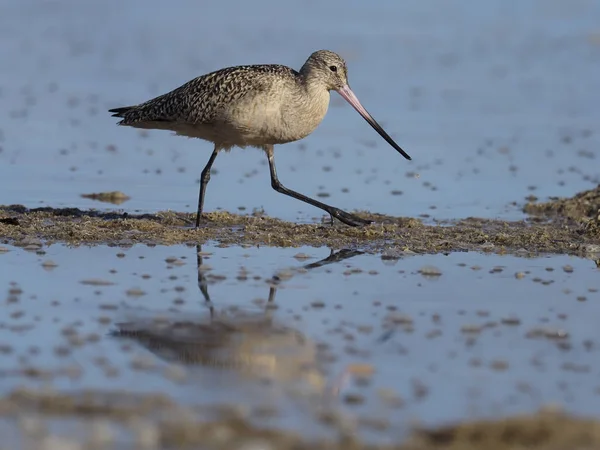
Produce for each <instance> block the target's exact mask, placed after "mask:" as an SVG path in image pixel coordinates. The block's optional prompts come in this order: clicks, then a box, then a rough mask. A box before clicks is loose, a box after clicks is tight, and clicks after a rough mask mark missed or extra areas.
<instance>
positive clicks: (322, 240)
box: [0, 205, 600, 254]
mask: <svg viewBox="0 0 600 450" xmlns="http://www.w3.org/2000/svg"><path fill="white" fill-rule="evenodd" d="M525 209H526V210H527V211H533V210H535V208H534V207H533V206H531V205H527V206H526V208H525ZM538 209H539V206H538ZM541 210H543V209H541ZM556 211H557V212H559V213H561V212H562V211H563V209H560V208H558V209H557V210H556ZM360 215H361V216H363V217H369V218H370V219H373V220H375V222H376V223H374V224H372V225H369V226H366V227H362V228H351V227H346V226H344V225H341V224H336V225H333V226H332V225H323V224H295V223H290V222H284V221H281V220H278V219H275V218H270V217H266V216H241V215H235V214H230V213H227V212H213V213H208V214H206V216H205V220H204V223H203V225H202V226H201V227H200V228H199V229H194V228H192V227H191V224H192V223H193V217H194V216H193V214H189V213H179V212H173V211H165V212H159V213H157V214H129V213H123V212H100V211H96V210H90V211H82V210H80V209H77V208H63V209H60V208H35V209H27V208H25V207H24V206H21V205H10V206H0V239H2V240H3V241H4V242H7V243H14V244H15V245H19V244H20V243H22V242H27V240H28V239H31V238H36V239H42V240H44V241H47V242H48V243H52V242H64V243H68V244H71V245H80V244H113V245H127V244H134V243H146V244H165V245H169V244H181V243H183V244H186V243H188V244H199V243H200V244H201V243H204V242H206V241H208V240H214V241H217V242H219V243H220V244H222V245H240V244H242V245H267V246H279V247H297V246H302V245H309V246H315V247H320V246H325V245H326V246H329V247H331V248H342V247H345V248H352V247H361V248H363V249H365V250H366V251H374V252H378V251H383V250H390V249H392V250H394V251H397V252H399V253H402V252H407V253H413V252H414V253H445V252H452V251H485V252H494V253H515V252H525V253H527V254H535V253H564V254H586V253H594V252H598V251H599V250H600V247H599V244H600V233H599V232H598V227H592V226H590V221H587V222H585V221H582V220H576V219H575V218H573V217H572V216H570V215H567V216H566V217H563V216H554V217H550V218H548V219H547V220H545V219H544V220H540V219H538V218H535V217H534V218H531V219H530V220H527V221H514V222H507V221H501V220H489V219H478V218H468V219H463V220H457V221H452V222H441V223H438V224H433V225H429V224H425V223H423V222H422V221H420V220H418V219H414V218H402V217H390V216H383V215H375V214H366V213H360ZM596 222H597V220H596Z"/></svg>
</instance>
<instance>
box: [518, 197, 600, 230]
mask: <svg viewBox="0 0 600 450" xmlns="http://www.w3.org/2000/svg"><path fill="white" fill-rule="evenodd" d="M523 209H524V211H525V212H526V213H528V214H532V215H536V216H546V217H551V218H554V219H556V218H557V217H562V218H564V219H566V220H569V221H572V222H575V223H577V224H579V225H581V226H582V227H583V229H584V232H585V233H586V234H588V235H595V236H600V185H598V186H597V187H596V188H594V189H590V190H588V191H583V192H580V193H578V194H576V195H574V196H573V197H571V198H552V199H551V200H550V201H549V202H545V203H534V202H529V203H527V204H526V205H525V207H524V208H523Z"/></svg>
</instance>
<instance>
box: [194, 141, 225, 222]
mask: <svg viewBox="0 0 600 450" xmlns="http://www.w3.org/2000/svg"><path fill="white" fill-rule="evenodd" d="M218 153H219V147H217V146H216V145H215V149H214V150H213V152H212V155H210V159H209V160H208V162H207V163H206V166H204V169H203V170H202V175H200V193H199V194H198V212H197V214H196V228H198V227H199V226H200V216H201V215H202V209H203V208H204V193H205V192H206V185H207V184H208V182H209V181H210V168H211V167H212V165H213V163H214V162H215V159H216V158H217V154H218Z"/></svg>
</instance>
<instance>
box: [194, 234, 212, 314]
mask: <svg viewBox="0 0 600 450" xmlns="http://www.w3.org/2000/svg"><path fill="white" fill-rule="evenodd" d="M196 264H197V266H196V267H197V270H198V289H200V292H201V293H202V296H203V297H204V302H205V303H206V305H207V306H208V309H209V311H210V315H211V317H212V316H213V315H214V307H213V303H212V301H211V299H210V296H209V295H208V285H207V282H206V277H205V276H204V272H203V271H202V270H200V266H202V247H201V246H200V245H196Z"/></svg>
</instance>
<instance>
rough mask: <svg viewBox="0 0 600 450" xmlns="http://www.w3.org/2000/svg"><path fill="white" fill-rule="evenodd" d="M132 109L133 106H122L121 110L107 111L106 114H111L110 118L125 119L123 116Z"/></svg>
mask: <svg viewBox="0 0 600 450" xmlns="http://www.w3.org/2000/svg"><path fill="white" fill-rule="evenodd" d="M134 108H135V106H122V107H121V108H113V109H109V110H108V112H111V113H113V115H112V117H125V114H126V113H128V112H129V111H131V110H132V109H134Z"/></svg>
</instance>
